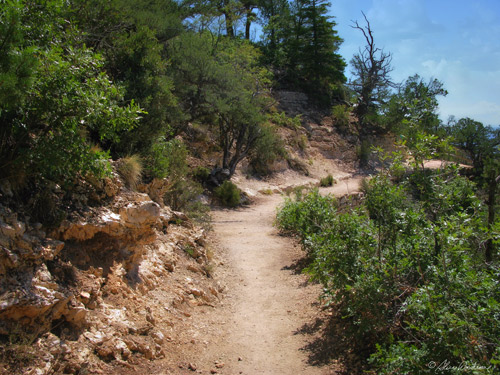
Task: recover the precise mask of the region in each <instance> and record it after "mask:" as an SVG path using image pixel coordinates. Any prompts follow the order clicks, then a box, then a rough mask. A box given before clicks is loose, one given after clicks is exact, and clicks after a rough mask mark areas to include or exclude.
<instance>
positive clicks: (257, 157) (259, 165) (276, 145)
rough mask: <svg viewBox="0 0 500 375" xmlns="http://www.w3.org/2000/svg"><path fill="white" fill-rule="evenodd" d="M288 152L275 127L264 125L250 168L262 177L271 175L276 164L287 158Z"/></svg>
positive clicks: (252, 155)
mask: <svg viewBox="0 0 500 375" xmlns="http://www.w3.org/2000/svg"><path fill="white" fill-rule="evenodd" d="M286 155H287V152H286V150H285V147H284V146H283V141H282V139H281V138H280V137H279V135H278V134H277V132H276V129H275V127H273V126H269V125H262V127H261V134H260V137H259V138H258V139H257V143H256V144H255V147H254V150H253V152H252V154H251V158H250V163H249V164H250V168H251V169H252V171H253V172H254V173H256V174H257V175H261V176H266V175H269V174H271V172H272V166H273V164H274V162H276V161H277V160H279V159H283V158H285V157H286Z"/></svg>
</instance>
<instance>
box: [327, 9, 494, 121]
mask: <svg viewBox="0 0 500 375" xmlns="http://www.w3.org/2000/svg"><path fill="white" fill-rule="evenodd" d="M331 2H332V5H331V8H330V9H331V14H332V15H333V16H335V21H336V22H337V27H336V29H337V31H338V33H339V36H340V37H341V38H343V39H344V43H343V44H342V46H341V48H340V54H341V55H342V56H343V57H344V58H345V59H346V62H349V61H350V60H351V58H352V56H353V55H354V54H355V53H357V52H358V50H359V48H360V47H363V46H364V45H365V41H364V39H363V35H362V34H361V32H360V31H359V30H355V29H353V28H352V27H351V25H352V22H351V21H352V20H358V21H359V23H360V25H361V24H363V23H364V19H363V15H362V14H361V11H363V12H364V13H365V14H366V16H367V18H368V20H369V21H370V24H371V27H372V30H373V32H374V37H375V43H376V45H377V46H378V47H381V48H384V51H386V52H391V53H392V55H393V60H392V65H393V67H394V70H393V72H392V73H391V76H392V78H393V81H395V82H402V81H404V80H405V79H406V78H408V77H409V76H411V75H414V74H415V73H418V74H419V75H420V76H422V77H423V78H424V79H426V80H428V79H431V78H437V79H439V80H440V81H441V82H443V83H444V87H445V88H446V89H447V90H448V92H449V94H448V96H447V97H446V98H442V99H440V117H441V119H442V120H443V121H446V120H447V119H448V117H449V116H450V115H455V116H456V117H457V119H459V118H462V117H470V118H473V119H474V120H477V121H481V122H482V123H483V124H484V125H495V126H496V125H500V0H454V1H452V0H331ZM350 71H351V68H350V66H349V67H348V68H347V70H346V73H347V75H348V76H349V75H350Z"/></svg>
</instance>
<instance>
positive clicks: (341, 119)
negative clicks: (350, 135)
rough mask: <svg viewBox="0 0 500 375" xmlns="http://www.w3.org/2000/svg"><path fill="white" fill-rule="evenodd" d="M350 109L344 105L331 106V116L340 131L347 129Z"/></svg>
mask: <svg viewBox="0 0 500 375" xmlns="http://www.w3.org/2000/svg"><path fill="white" fill-rule="evenodd" d="M350 114H351V109H350V108H349V107H348V106H346V105H336V106H334V107H332V117H333V119H334V121H335V126H337V128H338V129H339V130H341V131H346V130H347V129H349V117H350Z"/></svg>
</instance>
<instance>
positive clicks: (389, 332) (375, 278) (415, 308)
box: [277, 169, 500, 374]
mask: <svg viewBox="0 0 500 375" xmlns="http://www.w3.org/2000/svg"><path fill="white" fill-rule="evenodd" d="M391 170H392V169H391ZM364 191H365V193H366V198H365V200H364V203H363V205H362V206H361V208H360V209H358V210H356V211H353V212H350V213H337V212H336V211H335V210H334V209H332V207H331V206H329V205H325V204H324V203H325V202H324V201H323V198H322V197H320V196H319V194H318V193H317V192H313V193H310V194H308V195H306V196H305V197H304V198H302V199H298V200H295V201H293V200H291V199H287V201H286V202H285V204H284V205H283V206H282V207H281V208H280V210H279V211H278V214H277V225H278V227H279V228H280V229H281V230H283V231H291V232H292V233H295V234H297V235H298V236H299V237H300V238H301V240H302V243H303V246H304V248H305V250H306V251H307V252H308V255H309V258H310V264H309V266H308V267H307V269H306V271H307V272H309V274H310V275H311V277H312V278H313V279H314V280H317V281H320V282H321V283H322V284H323V287H324V300H325V301H326V302H328V303H331V304H334V305H335V309H336V311H338V312H339V314H340V315H341V316H342V317H343V319H344V320H343V321H344V326H345V330H344V332H345V333H346V334H347V335H349V337H350V339H352V340H353V342H356V343H358V345H360V346H361V347H360V348H359V350H360V351H366V352H368V353H370V352H371V353H372V354H371V357H370V361H369V363H370V366H371V368H370V372H369V373H377V374H434V373H436V370H438V371H439V372H441V373H443V374H459V373H461V371H462V369H464V368H467V369H475V371H473V370H471V371H469V372H470V373H478V374H479V373H484V374H493V373H497V372H498V370H499V367H498V366H499V365H500V361H499V359H500V324H499V323H498V322H499V319H498V317H500V289H499V288H498V278H499V276H500V273H499V271H498V261H495V262H493V263H485V262H484V254H483V253H482V252H481V249H482V247H483V246H484V241H485V239H486V238H487V233H486V232H485V229H484V218H485V215H484V213H483V212H482V211H483V209H482V207H481V205H480V204H479V201H478V199H477V198H476V197H475V196H474V194H473V185H472V184H471V183H470V182H468V181H467V180H466V179H464V178H463V177H460V176H458V175H457V173H456V172H454V171H453V170H446V171H439V172H434V173H425V174H422V173H420V171H419V170H417V171H416V172H414V174H413V175H412V176H408V177H406V178H405V179H403V180H401V179H399V180H398V182H397V183H395V182H394V180H393V178H392V176H391V175H390V172H386V173H384V174H380V175H378V176H375V177H374V178H372V179H371V180H369V181H367V182H366V183H365V184H364ZM439 366H441V367H439ZM460 366H465V367H462V368H460ZM462 372H463V371H462Z"/></svg>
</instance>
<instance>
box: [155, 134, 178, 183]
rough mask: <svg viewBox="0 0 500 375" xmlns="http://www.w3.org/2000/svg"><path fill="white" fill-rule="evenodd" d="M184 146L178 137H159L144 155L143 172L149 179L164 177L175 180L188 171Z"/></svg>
mask: <svg viewBox="0 0 500 375" xmlns="http://www.w3.org/2000/svg"><path fill="white" fill-rule="evenodd" d="M187 153H188V151H187V149H186V146H185V145H184V144H183V143H182V141H180V140H179V139H175V138H174V139H170V140H167V139H166V138H165V137H160V138H158V139H157V140H156V142H154V143H153V144H152V146H151V148H150V150H149V152H148V153H147V155H146V156H145V160H146V163H145V172H146V175H147V177H149V179H153V178H166V177H168V178H169V179H171V180H172V181H176V180H178V179H180V178H181V177H183V176H185V175H186V173H187V171H188V166H187V163H186V157H187Z"/></svg>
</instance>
